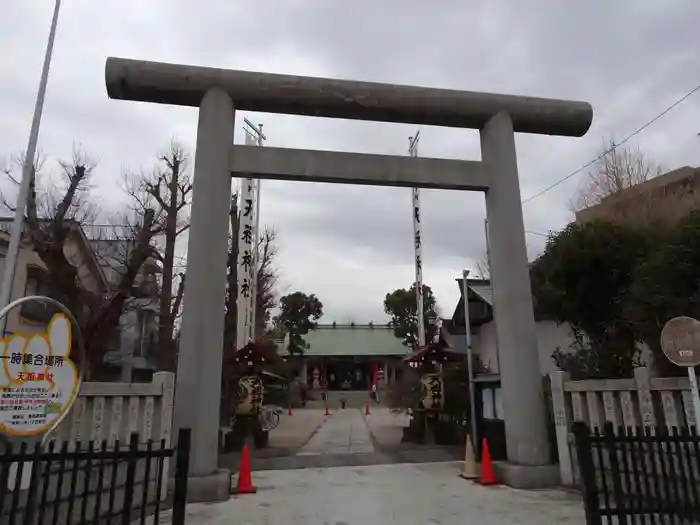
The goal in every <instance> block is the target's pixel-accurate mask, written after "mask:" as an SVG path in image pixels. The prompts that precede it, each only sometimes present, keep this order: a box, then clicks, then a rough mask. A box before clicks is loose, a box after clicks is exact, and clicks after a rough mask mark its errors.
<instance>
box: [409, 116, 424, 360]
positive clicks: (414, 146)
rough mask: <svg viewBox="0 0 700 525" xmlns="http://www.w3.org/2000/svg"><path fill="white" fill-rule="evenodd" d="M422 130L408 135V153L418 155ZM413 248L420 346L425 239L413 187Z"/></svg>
mask: <svg viewBox="0 0 700 525" xmlns="http://www.w3.org/2000/svg"><path fill="white" fill-rule="evenodd" d="M419 139H420V130H419V131H416V134H415V135H414V136H413V137H408V154H409V155H410V156H411V157H413V158H416V157H418V140H419ZM412 212H413V249H414V256H415V257H414V260H415V265H416V316H417V320H418V348H423V347H424V346H425V319H424V316H423V241H422V239H421V225H420V219H421V209H420V190H419V189H418V188H413V207H412Z"/></svg>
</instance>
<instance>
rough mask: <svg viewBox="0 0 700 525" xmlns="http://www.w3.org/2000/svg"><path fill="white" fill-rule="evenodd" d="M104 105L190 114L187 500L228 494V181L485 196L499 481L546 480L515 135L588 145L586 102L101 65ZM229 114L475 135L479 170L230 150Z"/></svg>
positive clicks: (183, 389)
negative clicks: (224, 399)
mask: <svg viewBox="0 0 700 525" xmlns="http://www.w3.org/2000/svg"><path fill="white" fill-rule="evenodd" d="M105 77H106V84H107V93H108V94H109V96H110V97H111V98H113V99H122V100H133V101H143V102H154V103H159V104H174V105H180V106H191V107H196V108H199V121H198V127H197V146H196V148H197V149H196V155H195V163H194V190H193V197H192V210H191V228H190V234H189V245H188V261H187V293H186V295H185V301H184V305H183V307H184V309H183V319H182V332H181V340H180V353H179V359H178V370H177V389H176V397H175V422H176V425H177V426H178V427H191V428H192V436H193V440H192V452H191V462H190V473H191V474H190V475H191V478H190V484H189V494H188V500H190V501H211V500H217V499H225V498H227V497H228V487H229V475H228V472H222V471H220V470H218V469H217V455H218V427H219V399H220V376H221V359H222V346H223V327H224V310H223V305H224V294H225V287H226V251H227V238H228V225H229V220H228V213H229V204H230V199H231V177H232V176H233V177H245V176H250V175H252V176H253V177H256V178H261V179H281V180H295V181H310V182H334V183H347V184H363V185H380V186H403V187H419V188H440V189H450V190H469V191H482V192H484V193H485V196H486V210H487V216H488V227H489V240H490V260H491V279H492V283H493V303H494V312H495V315H494V317H495V323H496V334H497V340H498V352H499V356H500V359H499V361H500V368H501V370H500V373H501V378H502V392H503V409H504V413H505V428H506V440H507V451H508V459H509V463H508V464H507V465H505V466H504V467H503V469H502V472H501V475H502V476H503V478H504V481H505V482H506V483H508V484H511V485H513V486H516V487H523V488H527V487H536V486H538V485H539V486H542V485H545V484H549V483H552V482H553V481H555V477H553V476H556V469H555V468H553V467H552V466H551V465H549V445H548V439H547V432H546V425H545V412H544V401H543V394H542V385H541V373H540V368H539V358H538V348H537V337H536V332H535V321H534V315H533V306H532V295H531V291H530V277H529V273H528V261H527V253H526V247H525V233H524V227H523V214H522V205H521V197H520V187H519V180H518V166H517V161H516V152H515V136H514V133H515V132H521V133H539V134H545V135H562V136H570V137H580V136H583V135H584V134H585V133H586V132H587V131H588V129H589V127H590V125H591V122H592V119H593V110H592V108H591V106H590V105H589V104H588V103H585V102H573V101H564V100H554V99H542V98H533V97H520V96H511V95H500V94H488V93H476V92H469V91H456V90H446V89H432V88H423V87H410V86H397V85H390V84H379V83H369V82H356V81H349V80H333V79H324V78H310V77H300V76H290V75H277V74H267V73H257V72H249V71H233V70H224V69H214V68H204V67H194V66H185V65H175V64H164V63H155V62H146V61H137V60H127V59H121V58H108V59H107V62H106V68H105ZM236 110H246V111H261V112H269V113H284V114H294V115H307V116H317V117H333V118H342V119H355V120H371V121H383V122H399V123H407V124H415V125H429V126H445V127H455V128H472V129H478V130H480V134H481V161H480V162H475V161H468V160H443V159H431V158H422V157H421V158H410V157H400V156H390V155H368V154H358V153H341V152H331V151H313V150H296V149H286V148H272V147H265V148H258V147H254V146H234V145H233V131H234V115H235V111H236Z"/></svg>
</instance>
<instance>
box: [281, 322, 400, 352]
mask: <svg viewBox="0 0 700 525" xmlns="http://www.w3.org/2000/svg"><path fill="white" fill-rule="evenodd" d="M304 340H305V341H306V343H307V344H309V345H310V347H309V348H308V349H307V350H306V351H305V352H304V355H306V356H329V357H330V356H402V357H403V356H406V355H408V352H409V348H408V347H406V346H404V345H403V343H402V341H401V339H399V338H398V337H396V336H394V330H393V329H392V328H390V327H389V326H387V325H384V324H337V323H336V324H319V325H318V326H317V327H316V329H315V330H312V331H310V332H309V333H308V334H306V335H305V336H304ZM279 353H280V355H288V351H287V345H286V344H285V345H284V347H283V348H282V349H281V350H280V352H279Z"/></svg>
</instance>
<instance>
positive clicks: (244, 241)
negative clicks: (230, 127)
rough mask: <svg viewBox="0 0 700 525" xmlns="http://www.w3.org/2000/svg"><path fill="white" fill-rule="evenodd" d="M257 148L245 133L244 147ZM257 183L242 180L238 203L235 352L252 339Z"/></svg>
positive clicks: (253, 139) (248, 179) (252, 138)
mask: <svg viewBox="0 0 700 525" xmlns="http://www.w3.org/2000/svg"><path fill="white" fill-rule="evenodd" d="M254 145H256V142H255V138H254V137H252V136H251V135H250V133H248V132H247V131H246V146H254ZM256 186H257V184H256V181H255V179H252V178H246V179H243V186H242V188H241V200H240V206H239V226H238V233H239V238H238V268H237V270H238V272H237V279H238V299H237V308H238V311H237V314H238V322H237V325H236V349H240V348H243V347H244V346H245V345H246V344H248V342H249V341H251V340H252V339H253V336H254V328H253V323H252V318H253V309H254V304H255V287H254V285H253V283H254V281H255V273H256V271H255V260H256V256H255V251H256V248H257V246H256V244H257V242H256V240H257V233H256V232H255V213H256V211H255V208H256V198H255V191H256V189H257V188H256Z"/></svg>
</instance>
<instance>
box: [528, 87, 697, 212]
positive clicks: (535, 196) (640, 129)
mask: <svg viewBox="0 0 700 525" xmlns="http://www.w3.org/2000/svg"><path fill="white" fill-rule="evenodd" d="M697 91H700V85H698V86H696V87H695V88H694V89H692V90H691V91H689V92H688V93H686V94H685V95H683V96H682V97H681V98H679V99H678V100H676V101H675V102H674V103H673V104H671V105H670V106H669V107H667V108H666V109H665V110H663V111H662V112H661V113H659V114H658V115H656V116H655V117H654V118H653V119H651V120H650V121H648V122H647V123H646V124H644V125H643V126H641V127H640V128H638V129H637V130H635V131H634V132H633V133H632V134H630V135H628V136H627V137H625V138H624V139H623V140H621V141H620V142H618V143H617V144H615V145H614V146H613V147H611V148H610V149H608V150H606V151H604V152H603V153H601V154H600V155H598V156H597V157H596V158H594V159H593V160H591V161H590V162H587V163H586V164H584V165H583V166H581V167H580V168H579V169H577V170H576V171H573V172H571V173H569V174H568V175H567V176H566V177H564V178H563V179H560V180H558V181H557V182H555V183H554V184H552V185H550V186H547V187H546V188H545V189H543V190H542V191H540V192H538V193H535V194H534V195H533V196H531V197H528V198H527V199H525V200H524V201H523V204H526V203H528V202H530V201H531V200H534V199H536V198H537V197H540V196H541V195H544V194H545V193H547V192H548V191H549V190H552V189H554V188H556V187H557V186H559V185H560V184H562V183H563V182H566V181H567V180H569V179H570V178H572V177H574V176H576V175H578V174H579V173H581V172H582V171H583V170H585V169H586V168H590V167H591V166H592V165H593V164H595V163H596V162H598V161H599V160H600V159H602V158H603V157H605V155H607V154H608V153H610V152H611V151H614V150H615V149H617V148H618V147H619V146H622V145H623V144H624V143H625V142H627V141H629V140H630V139H631V138H632V137H634V136H635V135H638V134H639V133H641V132H642V131H644V130H645V129H646V128H648V127H649V126H651V125H652V124H654V123H655V122H656V121H657V120H659V119H660V118H661V117H663V116H664V115H666V114H667V113H668V112H670V111H671V110H672V109H674V108H675V107H676V106H678V105H679V104H681V103H683V102H685V100H686V99H688V98H690V97H691V96H692V95H694V94H695V93H696V92H697Z"/></svg>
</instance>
